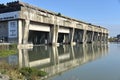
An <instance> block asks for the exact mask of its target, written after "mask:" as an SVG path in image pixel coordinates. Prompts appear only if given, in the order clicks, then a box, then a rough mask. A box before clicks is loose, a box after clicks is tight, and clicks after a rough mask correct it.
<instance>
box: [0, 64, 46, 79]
mask: <svg viewBox="0 0 120 80" xmlns="http://www.w3.org/2000/svg"><path fill="white" fill-rule="evenodd" d="M45 75H47V73H46V72H44V71H41V70H38V69H36V68H29V67H24V68H18V66H12V65H9V64H7V63H5V62H0V80H40V78H41V77H43V76H45Z"/></svg>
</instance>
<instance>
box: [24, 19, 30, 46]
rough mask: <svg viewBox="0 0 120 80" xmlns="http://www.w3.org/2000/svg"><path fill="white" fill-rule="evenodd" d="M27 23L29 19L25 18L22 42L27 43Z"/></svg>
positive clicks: (28, 23)
mask: <svg viewBox="0 0 120 80" xmlns="http://www.w3.org/2000/svg"><path fill="white" fill-rule="evenodd" d="M29 25H30V20H25V27H24V36H23V44H27V43H28V36H29Z"/></svg>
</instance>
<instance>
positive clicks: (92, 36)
mask: <svg viewBox="0 0 120 80" xmlns="http://www.w3.org/2000/svg"><path fill="white" fill-rule="evenodd" d="M93 38H94V31H92V34H91V43H94V40H93Z"/></svg>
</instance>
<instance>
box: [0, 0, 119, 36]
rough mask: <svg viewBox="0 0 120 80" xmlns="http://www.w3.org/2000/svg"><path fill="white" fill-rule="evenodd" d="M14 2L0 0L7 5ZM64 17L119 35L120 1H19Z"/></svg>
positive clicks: (111, 34) (110, 34)
mask: <svg viewBox="0 0 120 80" xmlns="http://www.w3.org/2000/svg"><path fill="white" fill-rule="evenodd" d="M11 1H15V0H0V4H1V3H7V2H11ZM19 1H22V2H25V3H29V4H31V5H34V6H37V7H39V8H42V9H46V10H49V11H52V12H56V13H61V14H62V15H64V16H68V17H71V18H75V19H78V20H81V21H84V22H87V23H91V24H95V25H98V26H102V27H105V28H107V29H108V30H109V36H111V37H114V36H116V35H117V34H120V0H19Z"/></svg>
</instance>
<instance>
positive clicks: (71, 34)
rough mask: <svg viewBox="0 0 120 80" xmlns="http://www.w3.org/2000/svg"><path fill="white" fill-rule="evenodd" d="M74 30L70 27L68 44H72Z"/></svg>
mask: <svg viewBox="0 0 120 80" xmlns="http://www.w3.org/2000/svg"><path fill="white" fill-rule="evenodd" d="M74 32H75V28H71V29H70V33H69V43H70V44H73V38H74Z"/></svg>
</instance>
